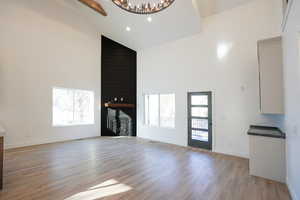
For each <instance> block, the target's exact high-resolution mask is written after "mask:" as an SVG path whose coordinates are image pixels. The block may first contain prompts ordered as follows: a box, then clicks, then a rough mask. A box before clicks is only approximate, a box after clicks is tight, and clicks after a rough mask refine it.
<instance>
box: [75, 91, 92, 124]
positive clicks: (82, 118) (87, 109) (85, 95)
mask: <svg viewBox="0 0 300 200" xmlns="http://www.w3.org/2000/svg"><path fill="white" fill-rule="evenodd" d="M74 95H75V97H74V122H73V123H76V124H93V123H94V93H93V92H90V91H81V90H75V91H74Z"/></svg>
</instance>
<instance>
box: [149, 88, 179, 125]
mask: <svg viewBox="0 0 300 200" xmlns="http://www.w3.org/2000/svg"><path fill="white" fill-rule="evenodd" d="M150 95H157V96H158V125H150V120H149V119H150V118H149V96H150ZM161 95H174V108H175V109H174V113H175V114H174V126H172V127H171V126H161V113H160V111H161V109H160V107H161V105H160V104H161V101H160V96H161ZM146 96H148V122H146V106H147V105H146ZM143 102H144V108H143V116H144V120H143V122H144V123H143V125H144V126H146V127H149V128H165V129H175V128H176V94H175V93H172V92H170V93H144V94H143Z"/></svg>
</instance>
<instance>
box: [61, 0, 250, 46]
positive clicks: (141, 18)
mask: <svg viewBox="0 0 300 200" xmlns="http://www.w3.org/2000/svg"><path fill="white" fill-rule="evenodd" d="M96 1H98V2H99V3H101V5H102V6H103V7H104V9H105V10H106V12H107V13H108V16H107V17H104V16H102V15H100V14H98V13H96V12H94V11H93V10H91V9H90V8H88V7H86V6H84V5H83V4H81V3H80V2H78V1H77V0H64V1H63V2H64V5H67V6H68V7H69V8H72V10H73V11H75V12H77V13H78V14H79V13H80V15H81V16H82V17H84V18H85V19H86V20H88V21H89V22H91V23H93V24H94V25H95V27H96V28H97V29H98V30H99V33H101V34H104V35H105V36H107V37H109V38H111V39H113V40H115V41H117V42H120V43H122V44H124V45H126V46H128V47H129V48H132V49H135V50H140V49H144V48H149V47H152V46H156V45H160V44H163V43H166V42H169V41H172V40H176V39H179V38H183V37H186V36H190V35H194V34H197V33H200V32H201V17H206V16H210V15H213V14H215V13H219V12H222V11H224V10H227V9H231V8H234V7H236V6H239V5H241V4H244V3H247V2H250V1H252V0H176V1H175V2H174V3H173V4H172V5H171V6H170V7H169V8H167V9H166V10H163V11H162V12H159V13H156V14H153V15H151V17H152V22H151V23H149V22H148V21H147V17H148V16H146V15H137V14H132V13H129V12H126V11H124V10H122V9H120V8H119V7H117V6H116V5H114V4H113V3H112V1H111V0H96ZM59 2H60V3H62V1H61V0H60V1H59ZM127 26H129V27H130V28H131V31H130V32H127V31H126V27H127Z"/></svg>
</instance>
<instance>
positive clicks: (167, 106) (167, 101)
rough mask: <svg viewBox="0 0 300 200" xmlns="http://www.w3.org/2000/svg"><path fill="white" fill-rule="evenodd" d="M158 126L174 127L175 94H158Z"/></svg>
mask: <svg viewBox="0 0 300 200" xmlns="http://www.w3.org/2000/svg"><path fill="white" fill-rule="evenodd" d="M160 126H161V127H170V128H174V127H175V94H161V95H160Z"/></svg>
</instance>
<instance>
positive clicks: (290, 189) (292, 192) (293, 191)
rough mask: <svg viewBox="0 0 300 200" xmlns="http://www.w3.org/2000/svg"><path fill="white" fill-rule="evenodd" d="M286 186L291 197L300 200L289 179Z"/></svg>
mask: <svg viewBox="0 0 300 200" xmlns="http://www.w3.org/2000/svg"><path fill="white" fill-rule="evenodd" d="M286 185H287V187H288V190H289V192H290V195H291V197H292V200H300V199H299V198H298V197H297V194H296V192H295V190H294V187H293V186H292V184H291V183H290V182H289V179H288V178H287V179H286Z"/></svg>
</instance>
